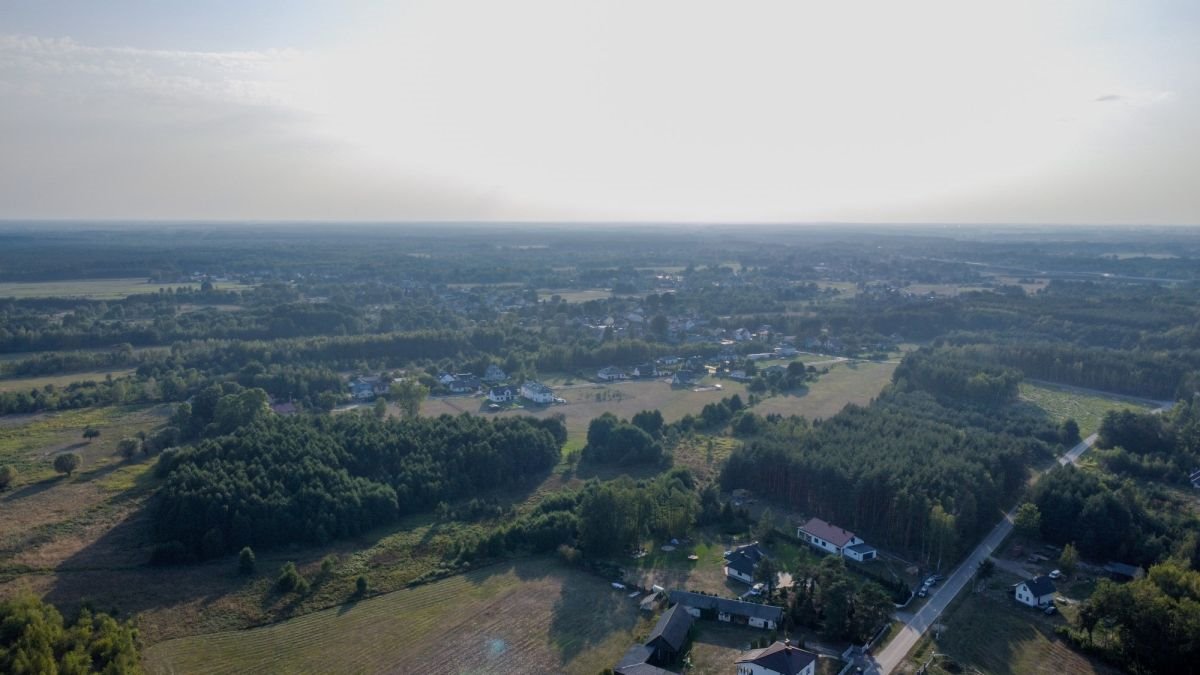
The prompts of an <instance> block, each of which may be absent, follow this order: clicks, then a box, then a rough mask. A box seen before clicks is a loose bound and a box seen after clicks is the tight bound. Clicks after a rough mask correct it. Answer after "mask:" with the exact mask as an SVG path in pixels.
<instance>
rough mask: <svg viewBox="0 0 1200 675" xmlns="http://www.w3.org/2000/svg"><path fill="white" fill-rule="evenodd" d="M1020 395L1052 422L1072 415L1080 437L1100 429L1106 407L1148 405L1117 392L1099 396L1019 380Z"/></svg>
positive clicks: (1132, 408)
mask: <svg viewBox="0 0 1200 675" xmlns="http://www.w3.org/2000/svg"><path fill="white" fill-rule="evenodd" d="M1021 399H1022V400H1025V401H1028V402H1030V403H1032V404H1033V405H1036V406H1037V407H1039V408H1041V409H1042V410H1044V411H1046V414H1048V415H1050V417H1051V418H1052V419H1054V421H1056V422H1062V421H1063V420H1065V419H1067V418H1072V419H1074V420H1075V423H1076V424H1078V425H1079V434H1080V435H1081V436H1083V437H1084V438H1087V437H1088V436H1090V435H1092V434H1094V433H1096V431H1097V430H1099V429H1100V422H1101V420H1103V419H1104V413H1106V412H1108V411H1110V410H1139V411H1143V412H1145V411H1148V410H1150V409H1151V406H1149V405H1147V404H1145V403H1142V402H1140V401H1137V400H1134V399H1128V398H1123V397H1120V396H1115V395H1114V396H1100V395H1097V394H1090V393H1086V392H1082V391H1079V390H1076V389H1060V388H1058V387H1055V386H1053V385H1048V384H1031V383H1029V382H1024V383H1022V384H1021Z"/></svg>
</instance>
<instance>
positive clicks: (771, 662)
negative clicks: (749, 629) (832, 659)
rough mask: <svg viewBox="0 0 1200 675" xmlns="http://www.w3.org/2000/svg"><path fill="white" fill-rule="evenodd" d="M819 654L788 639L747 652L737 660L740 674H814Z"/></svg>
mask: <svg viewBox="0 0 1200 675" xmlns="http://www.w3.org/2000/svg"><path fill="white" fill-rule="evenodd" d="M816 670H817V655H816V654H814V653H812V652H810V651H805V650H803V649H800V648H799V647H794V646H792V644H791V643H790V642H788V641H786V640H785V641H784V642H776V643H775V644H773V645H771V646H770V647H766V648H765V649H755V650H751V651H749V652H746V653H745V654H744V655H742V657H741V658H739V659H738V660H737V673H738V675H813V673H815V672H816Z"/></svg>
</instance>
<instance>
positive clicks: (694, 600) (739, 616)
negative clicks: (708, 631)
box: [669, 591, 783, 630]
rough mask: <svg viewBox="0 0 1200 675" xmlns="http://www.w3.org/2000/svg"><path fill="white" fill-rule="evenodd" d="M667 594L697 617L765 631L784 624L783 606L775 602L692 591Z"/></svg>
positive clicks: (672, 600)
mask: <svg viewBox="0 0 1200 675" xmlns="http://www.w3.org/2000/svg"><path fill="white" fill-rule="evenodd" d="M669 597H670V600H671V602H672V603H673V604H676V605H682V606H683V609H684V611H686V612H687V613H688V614H691V615H692V616H694V617H696V618H698V619H709V620H714V619H715V620H717V621H726V622H729V623H733V624H737V625H743V626H753V627H755V628H765V629H767V630H775V629H776V628H778V627H779V625H780V624H781V623H783V608H782V607H776V606H774V605H761V604H759V603H756V602H745V601H743V600H729V599H728V598H718V597H716V596H715V595H704V594H702V593H692V592H691V591H671V593H670V595H669Z"/></svg>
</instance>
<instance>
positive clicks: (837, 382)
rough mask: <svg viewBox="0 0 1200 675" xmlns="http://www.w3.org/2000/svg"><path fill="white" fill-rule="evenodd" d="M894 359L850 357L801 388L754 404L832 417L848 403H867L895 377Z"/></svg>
mask: <svg viewBox="0 0 1200 675" xmlns="http://www.w3.org/2000/svg"><path fill="white" fill-rule="evenodd" d="M894 370H896V364H894V363H880V362H875V361H847V362H843V363H836V364H833V365H831V366H829V372H828V373H826V374H824V375H822V376H821V377H820V379H818V380H817V381H816V382H814V383H812V384H810V385H809V387H808V389H807V390H805V391H801V392H796V393H791V394H784V395H781V396H773V397H771V398H768V399H765V400H763V401H762V402H761V403H759V404H758V405H757V406H755V407H754V411H755V412H757V413H758V414H760V415H769V414H771V413H777V414H780V415H802V416H804V417H807V418H808V419H810V420H811V419H816V418H818V417H819V418H822V419H825V418H829V417H832V416H834V415H836V414H837V413H838V412H839V411H841V409H842V408H844V407H846V404H847V403H857V404H859V405H866V404H867V403H868V402H870V400H871V399H873V398H875V397H876V396H878V395H879V392H880V391H882V390H883V387H884V386H885V385H887V384H888V383H890V382H891V381H892V372H893V371H894Z"/></svg>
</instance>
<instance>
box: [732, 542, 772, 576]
mask: <svg viewBox="0 0 1200 675" xmlns="http://www.w3.org/2000/svg"><path fill="white" fill-rule="evenodd" d="M765 557H767V556H766V554H765V553H763V550H762V549H761V548H759V547H758V542H753V543H750V544H744V545H742V546H738V547H736V548H733V549H732V550H729V551H726V552H725V576H727V577H729V578H730V579H737V580H738V581H744V582H745V583H748V584H752V583H754V570H755V568H756V567H758V562H759V561H760V560H762V559H763V558H765Z"/></svg>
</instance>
